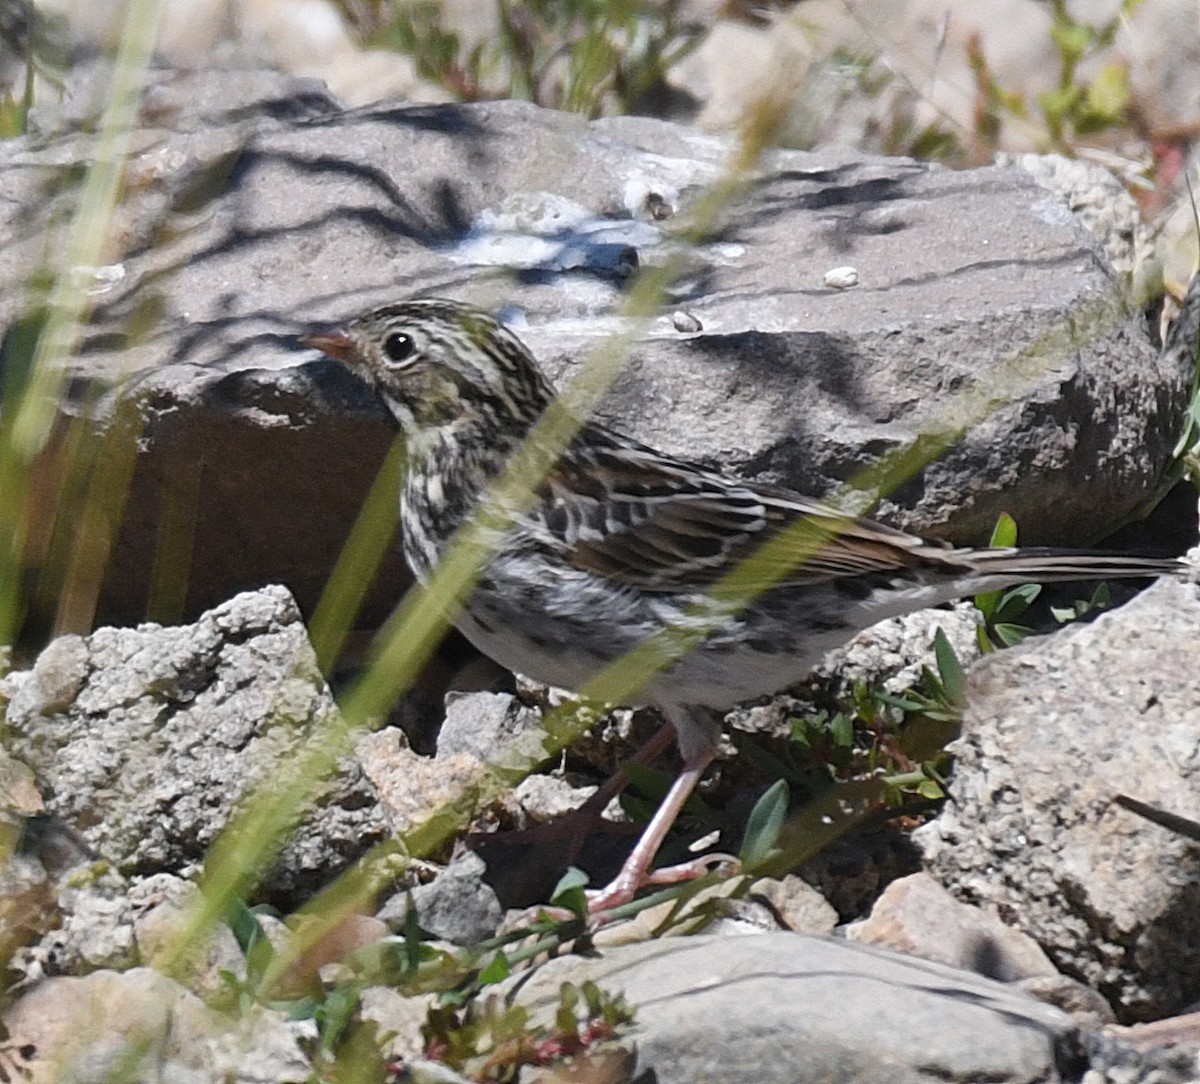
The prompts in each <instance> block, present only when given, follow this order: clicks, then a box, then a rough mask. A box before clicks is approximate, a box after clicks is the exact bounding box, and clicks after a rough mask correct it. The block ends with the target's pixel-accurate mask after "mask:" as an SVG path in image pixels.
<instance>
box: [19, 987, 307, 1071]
mask: <svg viewBox="0 0 1200 1084" xmlns="http://www.w3.org/2000/svg"><path fill="white" fill-rule="evenodd" d="M3 1020H4V1026H5V1028H6V1031H7V1034H9V1035H13V1036H20V1042H21V1044H22V1045H23V1046H26V1047H32V1048H33V1051H34V1052H33V1053H32V1054H31V1056H30V1060H31V1062H32V1064H31V1066H30V1068H31V1078H30V1079H31V1080H32V1082H33V1084H41V1082H46V1084H49V1082H50V1081H57V1080H72V1081H76V1082H79V1084H85V1082H86V1084H91V1082H96V1084H99V1082H100V1081H103V1080H106V1079H111V1074H114V1073H120V1075H121V1079H123V1080H128V1081H131V1082H134V1081H136V1082H139V1084H140V1082H142V1081H146V1082H150V1081H156V1082H157V1081H179V1082H181V1084H183V1082H186V1084H192V1082H195V1084H201V1082H203V1081H211V1080H225V1079H228V1080H233V1079H236V1080H239V1081H246V1082H247V1084H275V1082H280V1084H282V1082H286V1081H304V1080H307V1079H309V1078H310V1073H311V1072H312V1067H311V1066H310V1065H309V1063H308V1060H307V1059H306V1058H305V1057H304V1055H303V1053H302V1052H301V1050H300V1047H299V1045H298V1043H297V1041H296V1037H295V1035H294V1033H293V1031H292V1030H291V1029H290V1028H289V1026H288V1024H287V1023H286V1022H285V1021H284V1018H283V1016H282V1014H278V1015H277V1014H275V1013H271V1012H268V1011H265V1010H262V1009H259V1008H257V1007H255V1008H252V1009H250V1010H249V1011H248V1012H247V1013H246V1014H245V1015H244V1016H243V1017H242V1018H241V1019H240V1020H237V1021H231V1020H230V1019H229V1018H227V1017H225V1016H222V1015H220V1014H218V1013H215V1012H212V1011H211V1010H210V1009H208V1008H206V1007H205V1005H204V1003H203V1002H202V1001H201V1000H200V999H199V998H198V997H196V995H195V994H192V993H190V992H188V991H187V990H185V989H183V987H181V986H179V985H178V984H176V983H174V982H172V981H171V980H170V979H169V978H167V977H165V976H164V975H160V974H159V973H158V972H157V971H154V970H152V969H150V968H145V967H136V968H133V969H132V970H130V971H126V972H123V973H116V972H112V971H97V972H95V973H94V974H91V975H88V976H86V977H84V978H56V979H48V980H46V981H45V982H42V983H40V984H38V985H37V986H36V987H34V988H33V989H32V990H30V991H28V992H27V993H25V994H24V995H23V996H22V997H21V998H20V999H19V1000H18V1001H17V1002H16V1003H15V1004H14V1005H11V1006H9V1008H8V1009H7V1010H6V1011H5V1013H4V1016H3Z"/></svg>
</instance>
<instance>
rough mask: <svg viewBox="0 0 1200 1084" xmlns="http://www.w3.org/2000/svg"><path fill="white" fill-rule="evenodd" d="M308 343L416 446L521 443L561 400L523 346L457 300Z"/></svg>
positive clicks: (409, 309) (420, 304)
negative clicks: (466, 434)
mask: <svg viewBox="0 0 1200 1084" xmlns="http://www.w3.org/2000/svg"><path fill="white" fill-rule="evenodd" d="M303 341H304V342H305V343H306V344H307V345H308V346H313V347H316V348H317V349H318V350H320V351H322V352H323V353H325V354H328V355H329V356H330V357H332V358H336V359H337V360H338V361H340V362H342V363H343V364H345V365H346V366H347V368H349V369H350V370H351V371H352V372H353V373H355V374H356V375H358V376H360V377H361V378H363V379H364V380H366V382H367V383H368V384H370V385H371V386H372V387H373V388H374V390H375V392H376V394H377V395H378V396H379V398H380V399H381V400H382V401H383V404H384V405H385V406H386V407H387V408H388V410H389V411H390V412H391V414H392V416H393V417H394V418H395V419H396V421H397V422H398V423H399V424H400V426H401V428H402V429H403V430H404V432H405V434H406V435H407V436H408V437H409V439H410V440H414V439H415V440H417V441H419V440H420V439H421V438H422V437H431V436H433V435H434V433H433V431H437V430H440V431H441V435H443V436H449V435H450V434H451V433H454V432H459V433H461V432H462V431H464V430H479V431H481V432H483V433H496V432H498V433H502V434H505V435H506V436H510V437H512V438H514V439H515V440H518V441H519V440H520V439H521V438H522V437H524V435H525V434H526V433H527V432H528V430H529V428H530V427H531V426H532V425H533V423H534V422H536V421H537V419H538V418H539V417H541V415H542V413H543V412H544V411H545V409H546V407H547V406H549V404H550V402H551V400H553V398H554V388H553V386H552V385H551V384H550V382H549V380H547V379H546V377H545V375H544V374H543V373H542V371H541V370H540V369H539V368H538V365H537V362H535V361H534V359H533V357H532V355H531V354H530V353H529V351H528V350H527V349H526V348H525V345H524V344H523V343H522V342H521V340H520V339H518V338H517V337H516V336H515V335H514V334H513V333H512V332H511V331H509V330H508V329H507V328H506V327H504V325H503V324H501V323H500V322H499V321H498V320H496V319H494V318H493V317H491V316H489V315H488V314H487V313H485V312H482V311H480V310H479V309H475V308H472V307H471V306H469V305H464V304H461V303H460V302H457V301H446V300H442V299H440V298H418V299H416V300H412V301H404V302H401V303H400V304H397V305H387V306H385V307H383V308H381V309H376V310H374V311H373V312H369V313H367V314H366V315H364V316H360V317H358V318H357V319H355V320H352V321H351V322H350V323H349V324H347V325H346V326H345V327H344V328H342V329H341V330H338V331H330V332H321V333H318V334H314V335H308V336H306V337H305V338H304V340H303Z"/></svg>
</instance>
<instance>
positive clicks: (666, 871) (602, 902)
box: [587, 854, 738, 924]
mask: <svg viewBox="0 0 1200 1084" xmlns="http://www.w3.org/2000/svg"><path fill="white" fill-rule="evenodd" d="M717 866H728V867H729V873H730V874H732V873H735V872H736V871H737V868H738V860H737V859H736V858H735V857H734V856H733V855H731V854H706V855H704V856H703V857H701V858H693V859H692V860H691V861H690V862H681V863H679V864H678V865H675V866H664V867H663V868H662V869H655V870H649V871H645V870H637V869H631V868H629V866H626V868H625V869H622V870H621V872H620V873H618V874H617V876H616V877H614V878H613V880H612V881H611V882H610V883H609V884H607V885H606V886H605V887H604V888H601V889H597V890H595V891H593V892H589V893H588V894H587V901H588V914H589V915H590V916H591V917H592V918H593V919H596V920H598V922H599V924H603V923H604V922H605V921H606V919H605V918H604V917H603V916H604V914H605V913H606V912H609V911H612V910H614V909H616V908H617V907H622V906H624V905H625V904H627V903H630V902H631V901H632V900H633V898H634V896H636V895H637V893H638V891H639V890H640V889H642V888H645V887H647V886H655V885H673V884H680V883H681V882H683V881H694V880H696V879H697V878H698V877H703V876H704V875H705V874H706V873H708V872H709V871H710V870H712V869H713V868H714V867H717Z"/></svg>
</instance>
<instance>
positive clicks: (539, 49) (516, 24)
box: [343, 0, 701, 117]
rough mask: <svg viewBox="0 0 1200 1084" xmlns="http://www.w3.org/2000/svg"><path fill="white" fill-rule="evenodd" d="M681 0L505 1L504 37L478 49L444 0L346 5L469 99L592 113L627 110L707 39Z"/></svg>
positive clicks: (382, 38) (373, 31)
mask: <svg viewBox="0 0 1200 1084" xmlns="http://www.w3.org/2000/svg"><path fill="white" fill-rule="evenodd" d="M681 6H682V5H681V2H680V0H667V2H665V3H660V4H653V5H649V4H645V3H643V2H639V0H499V3H498V25H497V33H496V35H495V37H493V38H489V39H487V40H484V41H482V42H480V43H478V44H476V45H473V46H471V47H470V48H468V47H467V46H466V45H465V44H464V43H463V40H462V38H461V36H460V35H459V33H458V32H457V31H456V30H455V29H453V28H452V27H450V26H448V25H447V24H446V22H445V20H444V16H443V11H442V5H441V4H439V3H437V2H436V0H393V2H392V3H391V4H390V5H388V6H387V7H386V8H384V7H383V6H382V5H376V6H375V7H374V9H373V10H371V11H370V12H369V13H368V12H366V11H364V10H363V9H362V5H356V4H343V8H344V10H346V12H347V13H348V15H349V16H350V18H351V19H352V21H353V22H354V23H355V25H357V26H359V27H360V30H361V31H362V32H363V36H364V39H365V40H366V41H368V42H369V43H370V44H372V45H375V46H379V47H384V48H391V49H395V50H397V51H398V52H402V53H405V54H407V55H409V56H411V57H412V58H413V60H414V61H415V63H416V65H417V70H418V71H419V72H420V74H421V75H422V76H424V77H425V78H426V79H430V80H432V81H434V82H437V83H440V84H441V85H442V86H443V87H445V88H446V89H447V90H449V91H450V92H451V93H452V94H454V95H456V96H457V97H459V98H462V99H465V100H469V101H477V100H481V99H489V98H525V99H528V100H530V101H533V102H536V103H538V104H539V105H544V106H549V107H553V108H557V109H567V110H571V111H573V112H577V113H583V114H586V115H587V116H592V117H594V116H598V115H600V114H601V113H614V112H616V113H624V112H629V111H630V110H631V109H634V108H636V106H637V103H638V102H639V101H640V100H641V99H642V98H643V97H644V96H645V95H646V94H648V93H649V92H650V91H651V90H652V88H653V87H654V86H655V85H656V84H657V83H659V82H660V81H661V79H662V77H663V75H664V74H665V73H666V72H667V71H668V70H669V69H670V68H671V67H672V66H673V65H674V64H676V63H678V62H679V61H680V60H681V59H682V58H683V57H684V56H685V55H686V54H687V53H688V52H690V51H691V50H692V49H694V48H695V47H696V45H697V44H698V43H699V41H700V40H701V30H700V28H699V27H696V26H684V25H683V23H682V22H681V20H680V17H679V12H680V8H681Z"/></svg>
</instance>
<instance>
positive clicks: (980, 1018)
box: [517, 933, 1082, 1084]
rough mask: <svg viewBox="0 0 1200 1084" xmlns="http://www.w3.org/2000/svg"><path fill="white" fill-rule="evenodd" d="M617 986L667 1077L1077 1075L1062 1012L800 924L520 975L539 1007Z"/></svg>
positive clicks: (790, 1082) (648, 1060) (554, 964)
mask: <svg viewBox="0 0 1200 1084" xmlns="http://www.w3.org/2000/svg"><path fill="white" fill-rule="evenodd" d="M589 979H590V980H591V981H593V982H595V983H597V984H598V985H599V986H600V987H601V989H603V990H605V991H606V992H608V993H610V994H617V993H622V994H624V996H625V998H626V1000H627V1001H628V1002H629V1004H630V1006H631V1007H632V1008H633V1010H634V1012H635V1021H634V1022H635V1028H634V1031H633V1033H632V1035H631V1036H629V1038H631V1039H632V1041H633V1043H634V1045H635V1048H636V1051H637V1067H636V1070H635V1072H634V1074H633V1078H634V1079H641V1077H640V1074H642V1073H646V1074H648V1076H649V1078H651V1079H654V1080H656V1081H658V1082H659V1084H695V1082H698V1081H716V1080H720V1081H724V1082H725V1084H742V1082H745V1084H809V1082H811V1084H817V1082H821V1084H841V1082H846V1084H851V1082H853V1084H917V1082H920V1084H929V1082H933V1081H940V1082H945V1081H964V1082H966V1081H979V1080H996V1081H1006V1082H1010V1084H1018V1082H1029V1084H1033V1082H1034V1081H1036V1082H1038V1084H1052V1082H1057V1081H1067V1080H1078V1079H1079V1075H1078V1071H1079V1068H1080V1062H1081V1060H1082V1058H1081V1053H1080V1051H1081V1047H1080V1043H1079V1036H1078V1033H1077V1029H1076V1027H1075V1025H1074V1024H1073V1023H1072V1021H1071V1019H1070V1018H1069V1017H1068V1016H1066V1015H1065V1014H1064V1013H1062V1012H1059V1011H1058V1010H1057V1009H1053V1008H1051V1007H1049V1006H1047V1005H1043V1004H1041V1003H1040V1002H1038V1001H1035V1000H1034V999H1033V998H1030V997H1027V996H1025V995H1023V994H1021V993H1019V992H1018V991H1016V990H1014V989H1013V988H1012V987H1007V986H1003V985H1001V984H1000V983H997V982H992V981H991V980H988V979H984V978H980V977H978V976H975V975H971V974H968V973H966V972H962V971H956V970H954V969H953V968H949V967H945V966H943V965H941V964H935V963H930V962H927V961H923V960H915V959H911V958H907V957H904V956H900V955H899V954H897V953H892V952H887V951H885V950H882V949H874V948H870V947H866V946H861V945H852V944H848V943H846V942H841V941H834V940H830V939H825V938H820V937H809V936H805V935H802V934H794V933H774V934H759V935H754V936H746V937H726V938H713V937H689V938H684V939H678V940H668V941H659V942H649V943H645V944H640V945H627V946H624V947H622V948H618V949H611V950H608V951H606V952H605V953H604V954H603V955H602V956H600V957H599V958H595V959H584V958H580V957H563V958H559V959H556V960H553V961H551V962H550V963H548V964H546V965H544V966H543V967H541V968H539V969H538V970H537V971H536V972H535V973H534V974H533V975H532V977H531V978H529V979H528V981H526V980H525V979H524V978H522V980H521V989H520V992H519V994H518V995H517V999H518V1001H519V1003H521V1004H523V1005H526V1006H528V1007H530V1008H531V1009H533V1010H535V1016H534V1018H535V1020H536V1019H537V1018H538V1016H537V1013H539V1012H540V1013H541V1014H543V1015H545V1014H548V1013H550V1012H552V1011H553V1007H554V1006H555V1005H557V1003H558V996H559V987H560V984H561V983H563V982H574V983H576V984H578V983H580V982H583V981H585V980H589Z"/></svg>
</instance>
